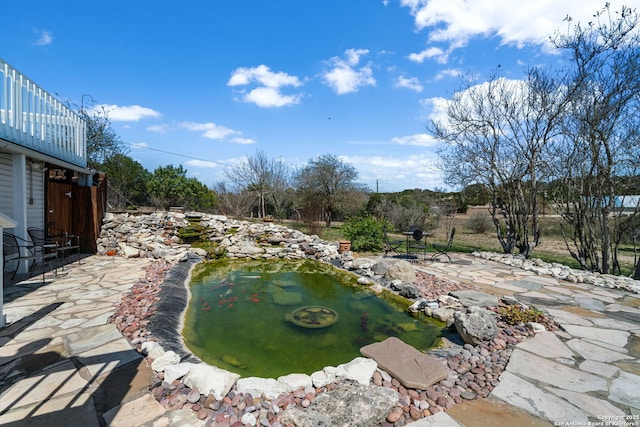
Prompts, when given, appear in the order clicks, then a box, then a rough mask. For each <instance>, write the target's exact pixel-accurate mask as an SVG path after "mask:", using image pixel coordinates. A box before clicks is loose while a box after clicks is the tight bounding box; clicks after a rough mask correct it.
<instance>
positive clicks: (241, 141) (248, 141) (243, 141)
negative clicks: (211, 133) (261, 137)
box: [231, 138, 256, 144]
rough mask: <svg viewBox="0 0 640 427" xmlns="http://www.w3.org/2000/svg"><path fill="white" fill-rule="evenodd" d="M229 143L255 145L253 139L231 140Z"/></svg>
mask: <svg viewBox="0 0 640 427" xmlns="http://www.w3.org/2000/svg"><path fill="white" fill-rule="evenodd" d="M231 142H234V143H236V144H255V143H256V141H255V139H251V138H232V139H231Z"/></svg>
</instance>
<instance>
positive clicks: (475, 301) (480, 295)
mask: <svg viewBox="0 0 640 427" xmlns="http://www.w3.org/2000/svg"><path fill="white" fill-rule="evenodd" d="M449 293H450V294H451V295H453V296H454V297H456V298H458V300H460V304H462V305H464V306H465V307H470V306H472V305H477V306H480V307H485V306H496V305H498V297H496V296H495V295H491V294H489V293H487V292H481V291H474V290H463V291H451V292H449Z"/></svg>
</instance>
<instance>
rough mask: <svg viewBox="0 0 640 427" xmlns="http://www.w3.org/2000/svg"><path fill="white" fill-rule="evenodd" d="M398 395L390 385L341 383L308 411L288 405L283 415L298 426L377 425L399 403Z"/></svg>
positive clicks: (286, 419) (285, 422) (286, 420)
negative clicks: (388, 386)
mask: <svg viewBox="0 0 640 427" xmlns="http://www.w3.org/2000/svg"><path fill="white" fill-rule="evenodd" d="M398 398H399V397H398V392H396V391H394V390H392V389H390V388H386V387H378V386H371V385H362V384H349V383H342V384H339V385H338V386H337V387H336V388H335V389H334V390H331V391H329V392H326V393H322V394H320V395H319V396H318V397H317V398H316V399H315V400H314V401H313V402H311V405H309V407H308V408H306V410H303V409H300V408H298V407H295V406H293V405H291V406H289V407H288V408H287V409H286V410H285V411H284V413H283V414H282V424H284V425H294V426H296V427H316V426H373V425H378V424H380V423H381V422H383V421H384V420H385V419H386V417H387V414H388V413H389V412H390V411H391V409H393V407H394V406H396V404H397V403H398Z"/></svg>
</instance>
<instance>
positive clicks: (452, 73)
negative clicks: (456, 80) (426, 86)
mask: <svg viewBox="0 0 640 427" xmlns="http://www.w3.org/2000/svg"><path fill="white" fill-rule="evenodd" d="M461 75H462V71H461V70H459V69H458V68H448V69H446V70H441V71H439V72H438V74H436V76H435V80H442V79H444V78H445V77H459V76H461Z"/></svg>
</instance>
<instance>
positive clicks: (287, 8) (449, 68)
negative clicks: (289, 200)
mask: <svg viewBox="0 0 640 427" xmlns="http://www.w3.org/2000/svg"><path fill="white" fill-rule="evenodd" d="M637 1H638V0H627V1H626V2H621V1H611V2H610V3H611V6H612V9H614V10H619V9H620V5H622V4H626V5H629V6H635V5H634V4H633V3H634V2H637ZM603 6H604V2H600V1H592V0H565V1H550V0H535V1H531V0H387V1H382V0H321V1H316V0H273V1H262V0H245V1H239V0H236V1H220V0H210V1H189V0H186V1H183V2H168V1H164V0H155V1H142V0H129V1H127V2H124V1H120V0H112V1H109V2H99V1H98V2H92V1H86V0H85V1H76V0H73V1H50V0H31V1H29V2H27V3H24V2H17V1H8V2H3V5H2V6H0V57H1V58H3V59H4V60H5V61H7V62H8V63H9V64H11V65H12V66H13V67H15V68H17V69H18V70H19V71H21V72H22V73H23V74H25V75H26V76H28V77H29V78H30V79H32V80H33V81H35V82H36V83H37V84H39V85H40V86H41V87H43V88H44V89H45V90H47V91H49V92H50V93H52V94H55V95H57V96H58V97H59V98H61V99H63V100H69V101H70V102H72V103H75V104H77V105H82V104H83V103H84V104H89V103H90V101H91V99H93V100H94V101H95V103H96V104H97V105H104V106H105V108H106V109H107V110H108V111H109V117H110V119H111V121H112V125H113V128H114V129H115V131H116V132H117V133H118V134H119V135H120V137H121V138H122V140H123V141H124V142H125V143H126V144H127V145H128V147H129V149H130V152H129V155H130V156H131V157H132V158H134V159H136V160H137V161H139V162H140V163H141V164H142V165H143V166H144V167H145V168H147V169H148V170H149V171H153V170H154V169H155V168H156V167H158V166H163V165H168V164H173V165H176V166H177V165H179V164H181V165H183V166H184V167H185V168H186V169H187V170H188V175H189V176H194V177H196V178H198V179H199V180H200V181H202V182H203V183H204V184H206V185H209V186H212V185H214V184H215V183H216V182H219V181H223V180H224V173H223V172H224V170H225V169H226V168H228V167H232V166H233V165H234V164H237V163H238V162H239V161H242V159H243V158H246V156H252V155H255V153H256V152H257V151H258V150H260V151H264V152H265V153H267V155H268V156H269V157H271V158H281V159H282V160H283V161H285V162H287V163H288V164H290V165H292V166H295V167H299V166H302V165H304V163H305V162H307V161H308V160H309V159H312V158H316V157H317V156H319V155H322V154H334V155H337V156H340V157H341V158H342V159H343V160H344V161H345V162H347V163H350V164H352V165H353V166H355V167H356V168H357V170H358V172H359V175H360V181H361V182H363V183H365V184H367V185H368V186H369V187H370V188H371V189H372V190H375V189H376V185H377V188H378V189H379V190H380V191H382V192H386V191H401V190H403V189H407V188H422V189H432V190H433V189H436V188H447V187H446V185H445V183H444V182H443V181H442V177H441V172H440V170H439V169H438V156H437V152H438V146H439V145H438V142H437V141H434V140H433V139H432V138H431V137H430V136H429V135H428V134H427V133H426V129H425V126H426V124H427V123H428V121H429V118H430V117H431V115H432V114H433V113H434V110H433V106H434V105H438V103H439V102H441V101H442V100H445V99H447V98H450V97H451V95H452V94H453V93H454V91H455V90H456V89H457V88H458V87H459V86H460V82H461V80H460V76H461V75H462V74H468V73H471V74H473V75H475V76H479V77H482V76H486V75H488V74H489V72H490V71H491V70H492V69H493V68H495V67H496V66H498V65H500V67H501V69H502V70H503V72H504V74H505V76H506V77H508V78H512V79H518V78H521V77H522V72H523V69H524V67H525V66H530V65H536V66H537V65H540V66H558V65H559V64H560V63H561V62H560V58H559V56H558V55H557V54H555V53H554V52H552V51H551V50H550V49H549V46H548V45H547V40H548V37H549V35H551V34H552V33H553V32H554V31H555V30H561V31H565V30H566V29H567V23H566V22H563V19H564V18H565V17H566V16H567V15H570V16H572V18H573V19H574V21H582V22H587V21H588V20H590V19H592V15H593V13H594V12H596V11H598V10H600V9H601V8H602V7H603Z"/></svg>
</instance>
